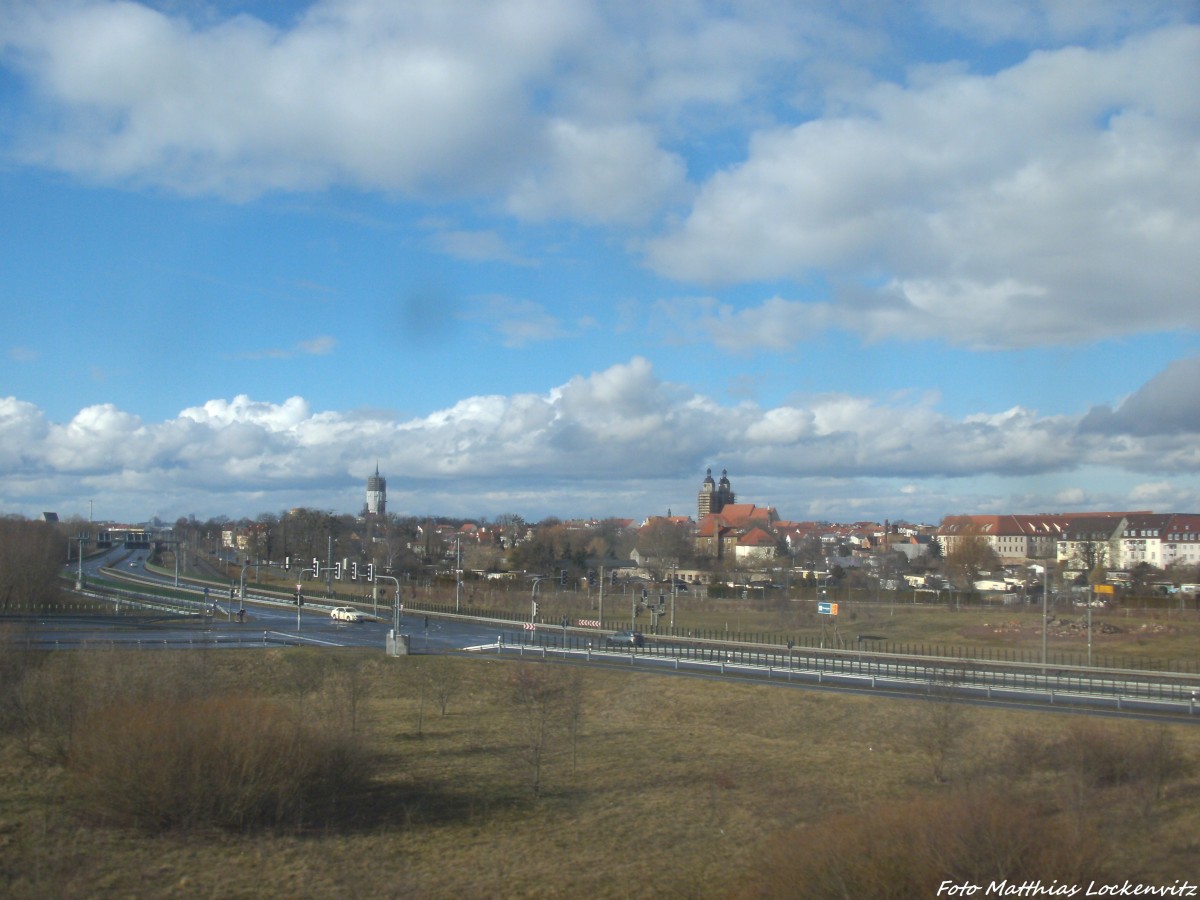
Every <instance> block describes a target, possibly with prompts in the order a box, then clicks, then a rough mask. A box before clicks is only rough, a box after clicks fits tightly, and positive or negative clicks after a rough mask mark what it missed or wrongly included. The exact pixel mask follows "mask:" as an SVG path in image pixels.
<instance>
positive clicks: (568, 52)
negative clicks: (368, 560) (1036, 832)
mask: <svg viewBox="0 0 1200 900" xmlns="http://www.w3.org/2000/svg"><path fill="white" fill-rule="evenodd" d="M1198 79H1200V4H1197V3H1195V2H1159V3H1155V2H1130V3H1121V2H1108V0H1095V2H1089V3H1068V2H1055V3H1038V2H1032V0H1013V2H1007V3H1005V2H961V0H960V2H950V0H925V2H916V3H896V4H887V3H877V2H867V0H864V2H862V3H843V2H832V0H830V2H828V3H822V2H807V3H797V4H777V3H758V2H744V3H736V2H735V3H720V4H718V3H705V2H682V0H680V2H662V3H655V4H641V3H626V2H608V3H601V2H592V0H562V2H556V3H553V4H546V3H534V2H531V0H509V2H488V3H484V2H475V0H445V2H441V3H437V4H428V3H405V2H393V0H328V2H315V3H310V4H306V3H282V2H280V3H250V2H247V3H239V2H234V0H221V2H212V3H207V4H204V3H179V2H172V0H163V2H144V3H110V2H94V0H69V2H68V0H63V2H44V0H39V2H28V3H26V2H21V0H11V2H8V3H6V4H4V5H3V7H2V8H0V204H2V206H0V209H2V210H3V213H2V216H0V228H2V232H0V236H2V238H3V240H2V241H0V271H2V272H3V278H2V279H0V298H2V302H3V309H4V328H3V330H2V331H0V513H13V514H20V515H27V516H35V515H37V514H39V513H40V512H41V511H42V510H47V509H53V510H56V511H58V512H59V513H60V515H64V516H67V515H72V514H82V515H87V513H88V510H89V509H91V510H93V511H94V513H95V515H96V516H97V517H98V518H108V519H123V520H143V519H146V518H149V517H151V516H158V517H160V518H162V519H165V520H174V519H175V518H177V517H179V516H186V515H196V516H199V517H201V518H207V517H209V516H213V515H227V516H230V517H233V518H237V517H241V516H251V517H252V516H255V515H257V514H259V513H263V512H279V511H281V510H283V509H287V508H290V507H292V506H299V505H307V506H316V507H320V508H327V509H331V510H334V511H337V512H357V511H358V510H359V509H360V508H361V506H362V503H363V488H364V481H365V478H366V476H367V474H369V473H370V472H372V471H374V467H375V465H376V463H378V465H379V467H380V471H381V472H382V473H383V474H384V475H385V476H386V477H387V478H388V486H389V506H390V508H391V510H393V511H395V512H400V513H411V514H419V515H422V514H430V513H432V514H445V515H455V516H470V517H495V516H498V515H501V514H505V513H519V514H521V515H523V516H525V517H526V518H529V519H539V518H542V517H545V516H550V515H555V516H560V517H574V516H598V517H604V516H627V517H631V518H641V517H644V516H647V515H652V514H658V513H665V512H666V511H667V510H668V509H671V510H672V511H674V512H692V511H694V506H695V495H696V491H697V489H698V487H699V483H700V480H701V479H702V478H703V475H704V471H705V469H706V468H707V467H710V466H711V467H712V468H713V469H714V470H718V471H719V470H720V469H728V471H729V474H730V478H731V480H732V481H733V486H734V489H735V491H737V493H738V496H739V499H741V500H744V501H748V502H756V503H759V504H762V505H766V504H770V505H774V506H776V507H777V508H778V509H779V511H780V513H781V514H782V515H783V516H785V517H787V518H793V519H810V518H815V519H830V520H839V521H846V520H858V519H874V520H883V519H885V518H890V519H892V520H897V519H908V520H910V521H923V522H937V521H938V520H939V519H940V518H941V517H942V516H944V515H949V514H961V513H968V512H1037V511H1047V512H1050V511H1069V510H1086V509H1123V508H1138V509H1146V508H1149V509H1156V510H1159V511H1195V510H1197V509H1200V477H1198V475H1200V453H1198V452H1197V450H1196V447H1197V446H1200V443H1198V441H1197V438H1198V437H1200V392H1198V391H1197V384H1198V383H1200V303H1198V302H1197V299H1198V298H1197V287H1196V286H1197V284H1200V253H1197V248H1200V100H1197V96H1196V92H1195V90H1194V85H1195V84H1196V83H1197V80H1198Z"/></svg>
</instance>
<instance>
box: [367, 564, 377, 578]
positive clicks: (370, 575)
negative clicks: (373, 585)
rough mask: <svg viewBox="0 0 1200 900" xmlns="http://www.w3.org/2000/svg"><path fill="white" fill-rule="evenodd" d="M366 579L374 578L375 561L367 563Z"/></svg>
mask: <svg viewBox="0 0 1200 900" xmlns="http://www.w3.org/2000/svg"><path fill="white" fill-rule="evenodd" d="M367 580H368V581H374V580H375V563H367Z"/></svg>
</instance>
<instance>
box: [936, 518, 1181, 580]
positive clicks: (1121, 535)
mask: <svg viewBox="0 0 1200 900" xmlns="http://www.w3.org/2000/svg"><path fill="white" fill-rule="evenodd" d="M937 537H938V540H939V541H941V543H942V548H943V550H944V551H945V552H946V553H951V552H953V550H954V549H955V548H956V547H957V546H959V545H960V543H961V542H962V541H964V540H967V539H976V538H984V539H985V540H986V541H987V542H988V545H989V546H990V547H991V548H992V550H994V551H995V552H996V555H997V556H999V557H1000V560H1001V561H1002V562H1004V563H1008V564H1015V563H1023V562H1027V561H1031V560H1032V561H1037V560H1053V561H1055V562H1057V563H1059V564H1061V565H1065V566H1066V567H1068V568H1081V567H1083V566H1085V565H1094V564H1096V563H1103V564H1104V565H1106V566H1107V567H1108V568H1111V569H1130V568H1133V567H1134V566H1136V565H1137V564H1138V563H1148V564H1149V565H1152V566H1155V567H1156V568H1160V569H1165V568H1166V567H1167V566H1170V565H1176V564H1177V565H1200V515H1193V514H1183V513H1154V512H1149V511H1146V510H1139V511H1135V512H1107V513H1061V514H1054V515H1001V516H947V517H946V518H945V519H944V520H943V521H942V524H941V526H940V527H939V528H938V532H937Z"/></svg>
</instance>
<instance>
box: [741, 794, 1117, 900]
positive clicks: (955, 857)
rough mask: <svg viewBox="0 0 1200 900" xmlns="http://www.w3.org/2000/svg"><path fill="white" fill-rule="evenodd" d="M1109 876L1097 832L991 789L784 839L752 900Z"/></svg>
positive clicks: (930, 892) (857, 817) (848, 819)
mask: <svg viewBox="0 0 1200 900" xmlns="http://www.w3.org/2000/svg"><path fill="white" fill-rule="evenodd" d="M1103 871H1104V865H1103V845H1102V844H1101V842H1100V841H1099V840H1098V837H1097V834H1096V833H1095V831H1094V829H1090V828H1084V829H1075V830H1072V831H1068V830H1066V829H1063V828H1062V826H1061V822H1060V821H1059V820H1058V818H1057V817H1056V816H1055V815H1054V813H1053V811H1052V810H1050V809H1049V808H1046V807H1043V806H1041V805H1039V804H1037V803H1035V802H1033V801H1031V800H1027V799H1022V798H1020V797H1016V796H1013V795H1012V794H1011V793H1009V792H1002V791H993V790H984V791H973V792H966V793H961V794H956V795H953V796H948V797H940V798H934V799H928V800H918V801H912V802H894V803H888V804H883V805H881V806H877V807H873V808H871V809H870V810H867V811H865V812H863V813H860V814H850V815H840V816H837V817H834V818H831V819H828V820H825V821H823V822H820V823H818V824H816V825H810V826H807V827H806V828H804V829H801V830H796V831H791V832H788V833H786V834H783V835H780V836H779V837H777V838H776V839H775V840H774V841H773V842H771V844H770V845H769V846H768V848H767V851H766V854H765V857H764V859H763V865H762V867H761V870H760V872H761V875H760V878H759V880H758V881H757V883H756V884H755V885H754V887H753V889H752V891H751V896H758V897H782V896H793V897H806V898H810V897H812V898H822V897H877V898H889V897H896V898H902V897H928V896H934V895H935V894H936V893H937V888H938V885H939V884H940V883H941V882H942V880H943V879H947V878H950V879H954V880H956V881H958V882H962V881H971V882H973V883H976V884H978V883H983V884H989V883H990V882H992V881H1001V880H1004V879H1009V881H1010V882H1016V883H1020V882H1023V881H1024V880H1026V879H1030V878H1039V879H1041V880H1042V881H1044V882H1046V883H1050V882H1051V881H1053V880H1054V879H1058V880H1059V882H1060V883H1072V882H1077V881H1079V880H1080V879H1082V878H1083V877H1084V876H1085V875H1086V876H1088V877H1100V876H1101V875H1102V874H1103Z"/></svg>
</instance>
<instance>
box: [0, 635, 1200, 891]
mask: <svg viewBox="0 0 1200 900" xmlns="http://www.w3.org/2000/svg"><path fill="white" fill-rule="evenodd" d="M0 716H2V719H3V721H2V725H3V730H2V732H0V733H2V737H0V742H2V746H0V751H2V752H0V770H2V771H0V894H3V895H4V896H6V897H96V896H125V897H170V896H220V897H263V896H291V897H422V898H425V897H514V896H535V897H567V896H571V897H578V896H613V897H626V896H669V897H780V896H797V897H799V896H803V897H839V896H851V897H866V896H872V897H886V896H893V897H910V896H912V897H921V896H930V897H932V896H936V892H937V889H938V886H939V884H940V882H941V881H942V880H943V879H954V880H956V881H974V882H976V883H979V882H982V883H983V884H984V885H987V884H988V883H989V881H991V880H998V879H1003V878H1008V879H1009V880H1010V883H1014V882H1023V881H1026V880H1029V879H1041V880H1043V882H1045V883H1046V884H1049V883H1050V882H1052V881H1053V880H1054V879H1058V881H1059V883H1060V884H1065V883H1072V884H1075V883H1078V884H1080V885H1081V888H1086V886H1087V884H1088V883H1089V882H1090V881H1096V882H1097V883H1102V882H1103V883H1110V882H1112V881H1123V880H1126V879H1128V880H1130V881H1133V882H1139V883H1154V884H1171V883H1173V882H1174V881H1175V880H1176V879H1184V878H1187V877H1192V880H1193V882H1195V881H1196V880H1198V879H1196V878H1195V877H1194V876H1195V874H1196V873H1197V871H1198V870H1197V866H1196V859H1197V858H1198V855H1197V851H1198V850H1200V837H1198V835H1200V827H1198V826H1200V775H1198V773H1197V771H1196V770H1195V768H1194V766H1193V761H1194V760H1196V759H1197V758H1200V728H1197V727H1194V726H1188V725H1172V726H1160V725H1156V724H1153V723H1142V722H1134V721H1113V720H1105V719H1096V718H1085V717H1080V716H1072V715H1065V714H1049V713H1015V712H1005V711H999V710H993V709H979V708H975V707H970V706H966V705H962V704H958V703H952V702H947V701H945V700H943V699H941V698H939V697H937V696H936V695H935V696H934V697H933V698H931V699H928V700H901V699H887V698H881V699H875V698H864V697H857V696H849V695H845V694H836V693H823V692H814V691H806V690H797V689H789V688H785V687H782V686H766V685H745V684H732V683H723V682H718V681H711V680H702V679H691V678H682V677H673V676H668V675H653V674H648V673H646V672H623V671H613V670H595V669H589V668H583V667H577V666H570V665H554V664H542V663H537V662H532V661H531V662H525V663H521V662H516V661H512V660H500V659H496V658H487V657H471V658H466V657H464V658H457V657H422V656H413V657H408V658H402V659H388V658H385V657H384V656H382V654H376V653H371V654H359V653H347V652H344V651H336V652H315V651H307V650H280V651H264V652H257V651H255V652H248V651H231V652H223V651H212V652H205V651H196V652H166V653H158V652H149V651H124V652H121V651H118V652H62V653H56V654H25V653H18V652H15V651H11V647H10V648H9V649H8V650H5V652H3V654H2V655H0Z"/></svg>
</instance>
